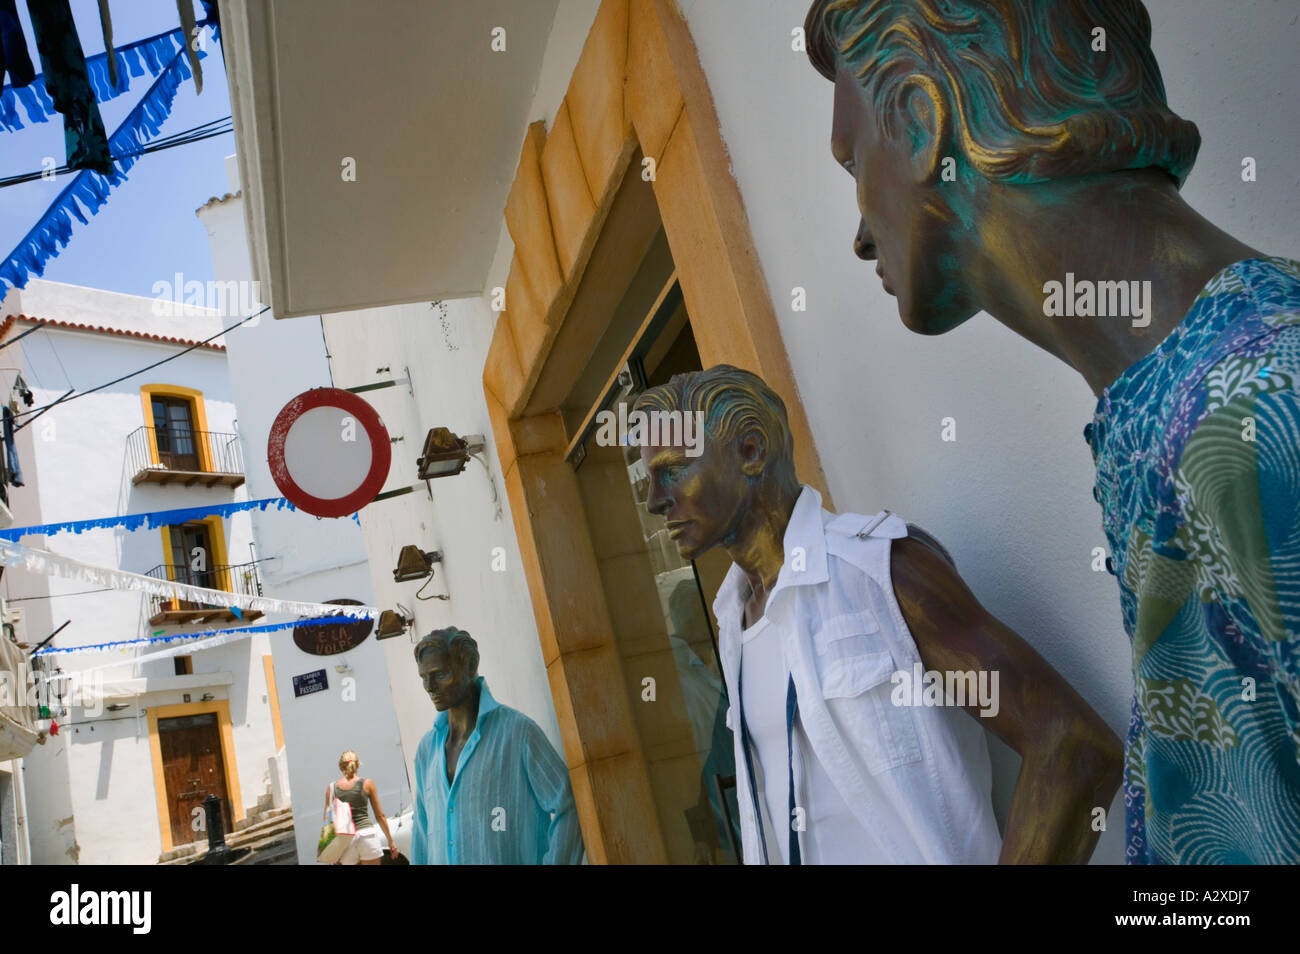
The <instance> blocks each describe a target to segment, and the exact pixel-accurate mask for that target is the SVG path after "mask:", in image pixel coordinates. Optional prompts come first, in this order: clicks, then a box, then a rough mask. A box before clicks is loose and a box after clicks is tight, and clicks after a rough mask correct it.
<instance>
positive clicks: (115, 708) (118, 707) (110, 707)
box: [104, 702, 127, 712]
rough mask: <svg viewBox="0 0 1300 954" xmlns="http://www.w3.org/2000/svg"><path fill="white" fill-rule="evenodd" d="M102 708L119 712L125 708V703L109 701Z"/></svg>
mask: <svg viewBox="0 0 1300 954" xmlns="http://www.w3.org/2000/svg"><path fill="white" fill-rule="evenodd" d="M104 708H105V709H107V710H108V711H109V712H121V711H122V710H123V709H125V708H127V704H126V703H125V702H110V703H109V704H108V705H106V706H104Z"/></svg>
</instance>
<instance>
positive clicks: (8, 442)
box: [0, 404, 23, 487]
mask: <svg viewBox="0 0 1300 954" xmlns="http://www.w3.org/2000/svg"><path fill="white" fill-rule="evenodd" d="M0 416H2V417H3V418H4V441H5V462H6V470H7V473H6V475H5V476H6V478H7V483H9V484H12V485H13V486H15V487H21V486H22V485H23V470H22V468H21V467H20V466H18V450H17V448H15V447H14V412H13V411H11V410H9V405H8V404H6V405H4V406H3V407H0Z"/></svg>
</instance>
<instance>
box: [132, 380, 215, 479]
mask: <svg viewBox="0 0 1300 954" xmlns="http://www.w3.org/2000/svg"><path fill="white" fill-rule="evenodd" d="M155 397H169V398H179V399H181V400H183V401H188V402H189V405H190V418H191V420H193V421H194V431H195V434H194V443H195V444H196V445H198V457H199V467H200V469H202V471H203V472H204V473H205V474H211V473H215V472H216V468H215V467H214V466H213V464H212V449H211V448H210V447H209V446H208V437H207V435H208V433H209V432H208V415H207V410H206V408H205V407H204V403H203V392H202V391H198V390H195V389H194V388H187V387H184V386H182V385H179V384H143V385H141V386H140V403H141V404H142V405H143V406H144V422H145V426H146V427H148V428H149V458H150V461H151V462H152V463H153V465H154V466H155V467H156V466H157V465H158V463H159V457H158V432H157V430H156V427H157V425H156V424H155V423H154V419H153V399H154V398H155Z"/></svg>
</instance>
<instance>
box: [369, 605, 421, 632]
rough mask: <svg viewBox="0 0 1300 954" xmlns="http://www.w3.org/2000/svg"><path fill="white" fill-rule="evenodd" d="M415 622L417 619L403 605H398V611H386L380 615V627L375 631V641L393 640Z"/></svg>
mask: <svg viewBox="0 0 1300 954" xmlns="http://www.w3.org/2000/svg"><path fill="white" fill-rule="evenodd" d="M414 622H415V617H413V616H412V615H411V611H410V610H408V609H407V608H406V607H405V606H403V605H402V604H401V603H398V604H397V609H396V610H384V611H383V612H382V613H380V614H379V625H378V626H377V627H376V629H375V639H392V638H393V637H394V636H401V635H402V634H403V633H405V632H406V631H407V630H408V629H410V628H411V624H412V623H414Z"/></svg>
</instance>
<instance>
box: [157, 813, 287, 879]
mask: <svg viewBox="0 0 1300 954" xmlns="http://www.w3.org/2000/svg"><path fill="white" fill-rule="evenodd" d="M245 820H247V819H245ZM293 830H294V829H293V809H292V806H288V805H286V806H285V807H283V808H277V809H272V810H271V811H270V812H268V813H267V814H266V816H265V817H261V818H258V819H256V820H254V821H253V822H252V823H251V824H248V825H244V826H242V827H239V828H238V830H236V831H235V832H232V833H231V834H228V835H227V836H226V845H227V846H229V847H230V848H246V847H249V846H250V845H259V846H260V845H261V844H263V843H265V842H267V841H268V840H270V839H274V838H279V837H283V836H285V835H287V836H288V837H289V839H290V841H292V840H293ZM207 852H208V843H207V841H206V840H204V841H199V842H194V843H192V844H189V845H181V846H179V847H177V848H173V849H171V850H170V851H166V852H163V854H162V855H161V856H160V857H159V858H158V864H161V865H186V864H191V863H192V862H194V861H195V860H197V859H198V858H200V857H202V856H203V855H205V854H207Z"/></svg>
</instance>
